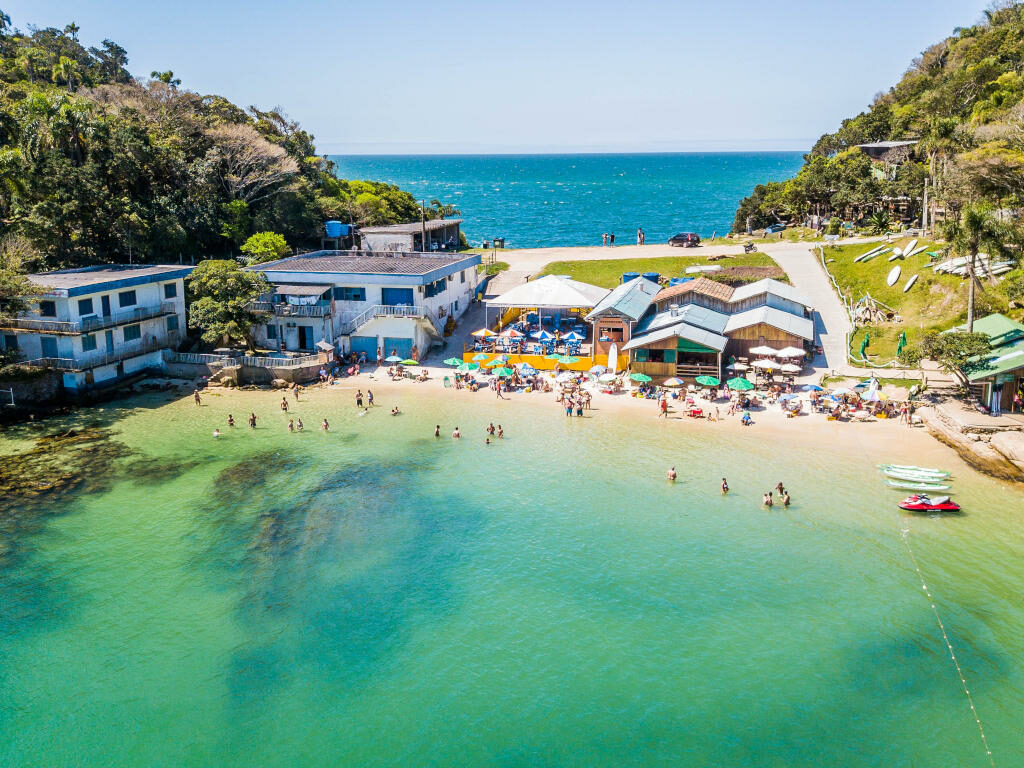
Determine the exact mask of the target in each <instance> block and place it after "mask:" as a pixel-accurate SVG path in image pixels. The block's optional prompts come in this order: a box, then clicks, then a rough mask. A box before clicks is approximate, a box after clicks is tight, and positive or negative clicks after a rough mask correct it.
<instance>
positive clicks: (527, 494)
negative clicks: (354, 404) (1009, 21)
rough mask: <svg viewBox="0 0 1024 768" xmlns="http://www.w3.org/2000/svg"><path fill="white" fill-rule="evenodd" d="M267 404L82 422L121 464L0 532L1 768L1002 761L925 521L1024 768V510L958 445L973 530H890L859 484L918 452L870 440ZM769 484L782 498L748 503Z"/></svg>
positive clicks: (427, 403) (492, 410)
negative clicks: (113, 444)
mask: <svg viewBox="0 0 1024 768" xmlns="http://www.w3.org/2000/svg"><path fill="white" fill-rule="evenodd" d="M277 402H278V399H277V397H276V396H275V395H273V394H269V393H240V394H235V395H232V396H224V397H222V398H218V397H215V396H210V397H208V398H207V399H206V403H205V404H204V406H203V407H202V408H196V407H195V406H194V405H193V404H192V403H191V400H188V399H184V400H180V401H177V402H168V401H167V400H166V399H165V396H163V395H159V396H158V395H152V396H146V397H142V398H139V399H136V400H133V401H129V402H127V403H123V404H121V405H120V406H119V407H113V406H112V407H110V408H106V409H102V410H96V411H91V412H85V413H83V414H79V415H78V416H76V417H75V418H74V419H69V420H68V421H69V423H74V424H76V425H79V426H80V425H81V424H83V423H86V422H88V421H90V420H93V419H100V420H102V421H103V422H104V423H106V424H108V425H109V426H110V427H111V428H112V429H113V430H114V431H115V436H114V439H115V440H117V441H119V442H121V443H123V444H124V445H126V446H127V447H128V448H129V449H131V450H132V451H134V452H135V455H134V456H132V457H126V458H124V459H119V460H116V461H113V462H106V463H105V464H104V466H103V467H97V468H95V470H93V472H92V474H93V475H94V476H93V477H91V478H90V480H91V481H92V483H93V485H92V487H85V488H82V489H80V490H79V491H76V492H75V493H73V494H71V495H70V496H68V497H66V498H64V499H63V500H62V501H61V502H60V503H43V504H26V505H25V506H23V507H21V508H20V510H19V511H18V512H16V513H15V515H16V516H20V520H19V522H18V524H14V523H13V522H12V519H11V517H10V516H8V519H7V520H5V521H4V525H3V527H2V528H0V533H2V535H3V536H4V537H5V538H6V540H5V541H4V542H3V547H2V548H0V765H3V766H37V765H38V766H44V765H45V766H57V765H59V766H70V765H75V766H140V765H210V766H253V765H259V766H305V765H310V766H320V765H353V766H367V765H500V766H512V765H524V766H525V765H530V766H536V765H548V766H556V765H581V766H582V765H586V766H622V765H645V766H646V765H671V766H678V765H707V766H804V765H814V766H818V765H843V766H878V765H886V766H939V765H948V766H952V765H956V766H971V765H977V766H983V765H987V759H986V757H985V755H984V752H983V750H982V747H981V743H980V740H979V736H978V731H977V727H976V725H975V723H974V721H973V719H972V717H971V713H970V710H969V708H968V705H967V701H966V699H965V696H964V694H963V692H962V691H961V690H960V685H959V681H958V679H957V677H956V673H955V670H954V668H953V666H952V665H951V663H950V660H949V658H948V654H947V651H946V648H945V645H944V644H943V641H942V638H941V634H940V633H939V630H938V627H937V625H936V622H935V617H934V615H933V614H932V612H931V609H930V607H929V603H928V601H927V599H926V598H925V597H924V595H923V592H922V588H921V584H920V581H919V579H918V577H917V576H916V574H915V573H914V571H913V569H912V567H911V564H910V560H909V556H908V554H907V551H906V548H905V546H904V544H903V539H902V537H901V529H902V528H904V527H906V526H909V528H910V531H911V532H910V541H911V544H912V546H913V549H914V552H915V554H916V555H917V557H918V559H919V561H920V563H921V567H922V570H923V571H924V573H925V575H926V578H927V580H928V584H929V587H930V589H931V592H932V594H933V595H934V596H935V599H936V604H937V607H938V609H939V611H940V614H941V616H942V618H943V621H944V622H945V624H946V627H947V630H948V632H949V636H950V639H951V640H952V642H953V643H954V645H955V646H956V649H957V654H958V658H959V659H960V662H961V664H962V666H963V669H964V672H965V674H966V677H967V679H968V682H969V684H970V687H971V691H972V693H973V695H974V697H975V702H976V705H977V708H978V712H979V714H980V716H981V718H982V720H983V722H984V725H985V730H986V733H987V735H988V738H989V742H990V744H991V747H992V750H993V753H994V756H995V759H996V764H997V765H1000V766H1011V765H1021V764H1024V729H1022V728H1021V722H1022V713H1024V632H1022V631H1021V627H1022V626H1024V601H1022V600H1021V597H1020V596H1021V594H1022V593H1024V565H1022V564H1024V534H1022V526H1021V517H1022V515H1024V496H1022V494H1021V493H1020V491H1019V490H1016V489H1013V488H1011V487H1010V486H1007V485H1004V484H1001V483H998V482H996V481H993V480H990V479H987V478H983V477H980V476H978V475H974V474H971V473H969V472H968V471H967V470H966V469H965V468H964V466H963V465H962V464H961V463H960V462H959V461H958V460H956V459H955V458H954V457H953V456H952V454H950V453H948V452H947V451H946V450H945V449H943V448H940V447H935V448H932V449H930V450H931V453H930V454H929V455H927V458H928V459H933V460H934V459H935V458H936V457H938V461H940V462H941V463H943V464H944V465H945V466H947V467H949V468H952V469H954V470H955V471H956V472H957V479H956V485H957V490H958V491H959V494H958V498H959V499H960V500H961V501H962V502H963V503H964V504H965V507H966V508H967V511H968V514H967V515H965V516H963V517H959V518H945V519H927V518H923V519H922V518H905V517H902V516H901V515H900V513H899V511H898V510H896V509H895V506H894V503H895V501H896V500H897V496H894V495H893V493H894V492H890V491H887V490H883V489H882V487H881V484H880V482H879V480H878V478H877V474H876V473H875V471H874V469H873V465H874V463H875V461H877V460H883V459H884V460H896V459H903V460H904V461H905V460H907V459H909V458H912V457H907V456H896V455H889V454H887V453H886V449H885V447H884V445H883V446H879V445H877V444H876V443H874V442H873V440H874V438H873V437H872V436H871V434H870V433H869V432H866V431H865V430H860V431H856V432H855V431H853V430H850V431H848V432H847V434H848V435H850V439H848V440H847V441H845V442H844V443H842V444H839V443H838V442H837V441H830V442H826V443H824V444H815V446H814V447H813V448H808V449H803V450H802V449H799V448H798V447H797V446H796V445H795V443H794V442H793V441H786V442H780V441H779V440H778V439H774V438H773V439H767V433H763V434H760V435H759V434H758V433H757V432H756V430H754V429H752V430H749V431H743V432H739V431H728V432H726V431H718V432H716V431H715V427H714V426H713V425H710V426H705V425H697V424H683V423H678V422H677V423H669V424H665V423H656V421H655V419H654V418H653V414H650V418H644V419H643V420H642V421H641V423H640V424H639V426H636V424H637V421H638V417H636V416H633V415H630V414H626V415H621V416H616V415H613V414H609V413H602V412H595V413H594V414H593V418H590V419H582V420H576V419H573V420H568V419H565V418H564V417H563V416H561V415H560V414H559V411H558V410H557V408H556V407H555V406H554V404H550V405H549V406H548V407H538V405H537V404H535V403H529V402H526V401H525V400H524V399H520V400H518V401H513V402H509V403H495V402H494V401H493V400H492V399H491V398H490V397H488V396H485V395H483V393H481V394H479V395H477V396H473V395H470V394H469V393H443V394H442V393H441V392H438V393H436V394H430V393H428V392H427V391H426V390H419V391H418V397H417V399H415V400H413V399H411V398H410V397H405V398H403V400H402V401H401V404H402V405H403V407H404V408H405V409H406V413H405V414H403V415H402V416H400V417H396V418H392V417H391V416H389V415H388V413H387V408H388V406H390V405H391V403H390V401H381V402H380V405H381V406H382V407H380V408H379V409H378V410H377V411H375V412H373V413H371V414H369V415H368V416H366V417H356V415H355V411H354V409H353V408H351V397H350V393H348V392H342V393H330V394H326V393H324V394H319V393H316V394H311V395H310V396H309V399H308V400H305V401H304V402H303V403H300V404H299V415H300V416H302V418H303V419H304V421H305V422H306V424H307V431H306V432H305V433H303V434H301V435H290V434H288V433H287V432H286V431H285V430H284V428H283V424H284V421H285V420H284V417H283V416H282V415H281V414H280V413H279V412H278V411H277V408H276V403H277ZM250 409H252V410H256V411H257V413H259V414H261V416H262V419H261V424H260V427H261V428H260V429H258V430H256V431H255V432H253V431H250V430H249V429H247V428H246V427H245V426H241V427H236V428H235V429H234V430H232V431H230V432H229V433H228V434H227V435H226V436H225V437H223V438H221V439H220V440H213V439H212V438H211V437H210V433H211V431H212V429H213V427H214V426H218V425H220V426H221V427H222V428H224V427H223V419H224V415H225V413H226V411H227V410H232V411H233V412H234V414H235V416H236V418H238V419H239V422H240V423H242V424H243V425H244V416H245V414H246V413H247V412H248V411H249V410H250ZM324 415H327V416H328V417H329V418H330V419H331V422H332V432H331V433H330V434H329V435H324V434H321V433H320V432H319V431H318V430H317V429H315V425H317V424H318V423H319V420H320V419H321V418H322V417H323V416H324ZM490 419H494V420H495V421H500V422H501V423H502V424H503V425H504V426H505V429H506V431H507V434H508V436H507V438H506V439H505V440H504V441H502V442H501V443H500V444H498V445H495V446H491V447H487V446H485V445H484V444H483V437H484V433H483V427H484V426H485V425H486V423H487V421H488V420H490ZM435 423H441V424H442V425H443V428H444V430H445V434H446V435H447V434H449V433H450V431H451V428H452V426H454V425H455V424H458V425H459V426H461V427H462V429H463V431H464V433H465V434H466V435H467V437H466V438H464V439H463V440H462V441H453V440H451V439H450V438H448V437H444V438H442V439H440V440H435V439H434V438H433V437H431V436H430V435H431V432H432V428H433V425H434V424H435ZM631 425H633V426H632V428H631ZM55 426H56V425H55V423H53V422H51V423H49V424H47V425H46V426H45V428H43V429H40V428H39V427H36V428H29V427H24V428H17V429H13V430H9V431H8V432H7V433H6V434H5V435H3V436H2V437H0V455H2V454H5V453H10V452H12V451H21V450H24V449H25V448H26V447H27V446H29V445H31V439H32V438H33V437H34V436H35V435H38V434H40V433H42V432H45V431H50V430H52V429H53V428H54V427H55ZM872 453H874V454H875V455H874V456H873V455H872ZM140 456H143V457H154V458H156V459H159V461H157V462H153V463H151V464H149V465H148V466H149V468H150V472H149V473H146V472H143V471H142V470H141V469H140V467H141V466H143V465H141V464H139V463H137V462H138V459H139V457H140ZM133 461H134V462H136V463H135V464H131V463H130V462H133ZM670 464H674V465H675V466H676V467H677V469H678V470H679V475H680V482H679V483H678V484H676V485H675V486H670V485H669V484H667V483H666V482H665V481H664V479H663V477H664V471H665V468H666V467H667V466H668V465H670ZM129 466H131V467H132V469H131V470H129V469H127V468H126V467H129ZM154 468H164V469H165V470H166V471H165V472H163V473H161V472H156V471H155V470H154ZM723 473H724V474H728V476H729V479H730V482H731V484H732V486H733V492H732V493H731V494H729V496H728V497H724V498H723V497H722V496H721V494H720V493H719V492H718V485H717V484H718V479H719V478H720V477H721V475H722V474H723ZM780 479H781V480H784V481H785V482H786V484H787V486H789V487H790V488H791V490H792V493H793V496H794V500H795V504H794V506H793V507H792V508H790V509H789V510H781V509H778V508H776V509H775V510H772V511H766V510H764V509H762V508H761V507H760V505H759V500H760V494H761V492H762V491H764V490H767V489H768V488H770V487H772V486H773V485H774V484H775V483H776V482H778V481H779V480H780Z"/></svg>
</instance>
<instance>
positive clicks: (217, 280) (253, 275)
mask: <svg viewBox="0 0 1024 768" xmlns="http://www.w3.org/2000/svg"><path fill="white" fill-rule="evenodd" d="M189 289H190V291H191V292H192V296H193V297H194V299H195V300H194V301H193V302H192V303H191V304H190V305H189V323H190V324H191V325H192V326H193V327H195V328H199V329H201V330H202V332H203V333H202V338H203V341H206V342H209V343H218V342H222V341H223V340H224V339H229V340H233V341H240V342H242V343H244V344H245V345H246V347H248V348H249V349H250V350H251V349H253V348H254V347H255V340H254V338H253V332H252V329H253V326H254V325H256V324H257V323H259V322H260V315H259V314H257V313H256V312H254V311H253V310H252V309H251V308H250V305H251V304H252V302H254V301H256V300H257V299H259V297H260V296H262V295H263V294H265V293H269V292H270V283H268V282H267V278H266V277H265V276H264V274H263V273H262V272H250V271H246V270H243V269H242V268H241V267H240V266H239V265H238V262H236V261H231V260H227V259H225V260H219V259H211V260H209V261H202V262H200V263H199V265H198V266H197V267H196V268H195V269H194V270H193V271H192V274H191V275H190V276H189Z"/></svg>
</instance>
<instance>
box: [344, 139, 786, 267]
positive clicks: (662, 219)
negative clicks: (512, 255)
mask: <svg viewBox="0 0 1024 768" xmlns="http://www.w3.org/2000/svg"><path fill="white" fill-rule="evenodd" d="M802 158H803V156H802V154H801V153H799V152H718V153H681V154H593V155H582V154H577V155H335V156H332V157H331V159H332V160H333V161H334V162H335V163H337V174H338V176H340V177H341V178H346V179H370V180H374V181H386V182H389V183H391V184H397V185H398V186H400V187H401V188H402V189H405V190H408V191H409V192H411V193H412V194H413V195H415V196H416V197H417V198H419V199H423V200H426V201H427V203H428V204H429V202H430V200H431V199H433V198H437V199H440V200H441V201H442V202H444V203H451V204H452V205H454V206H455V207H456V208H458V209H459V210H460V211H461V217H462V218H463V219H464V220H465V221H464V223H463V225H462V228H463V231H464V232H465V233H466V236H467V238H468V239H469V241H470V244H472V245H480V244H481V242H482V241H483V240H493V239H494V238H496V237H504V238H505V245H506V247H509V248H539V247H545V246H572V245H600V244H601V235H602V233H605V232H608V233H613V234H614V235H615V238H616V243H619V244H625V243H635V242H636V231H637V228H638V227H642V228H643V229H644V232H645V233H646V235H647V242H648V243H659V242H665V241H666V240H667V239H668V238H670V237H671V236H672V235H674V234H676V233H678V232H697V233H698V234H699V235H700V236H701V237H703V238H708V237H711V236H712V234H714V233H716V232H717V233H718V235H724V234H726V233H727V232H728V231H729V230H730V229H731V228H732V223H733V217H734V215H735V213H736V207H737V205H738V204H739V202H740V200H741V199H743V198H744V197H746V196H747V195H749V194H750V193H751V191H752V190H753V188H754V186H755V185H756V184H762V183H764V182H766V181H780V180H782V179H786V178H789V177H790V176H793V175H794V174H795V173H796V172H797V171H798V170H799V168H800V166H801V164H802V162H803V159H802Z"/></svg>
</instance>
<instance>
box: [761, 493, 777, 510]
mask: <svg viewBox="0 0 1024 768" xmlns="http://www.w3.org/2000/svg"><path fill="white" fill-rule="evenodd" d="M764 505H765V506H766V507H771V506H774V505H775V500H774V499H773V498H772V492H771V491H768V493H766V494H765V495H764Z"/></svg>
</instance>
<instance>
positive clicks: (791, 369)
mask: <svg viewBox="0 0 1024 768" xmlns="http://www.w3.org/2000/svg"><path fill="white" fill-rule="evenodd" d="M779 370H780V371H782V372H783V373H800V371H802V370H803V368H801V367H800V366H799V365H793V364H792V363H786V364H785V365H780V366H779Z"/></svg>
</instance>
